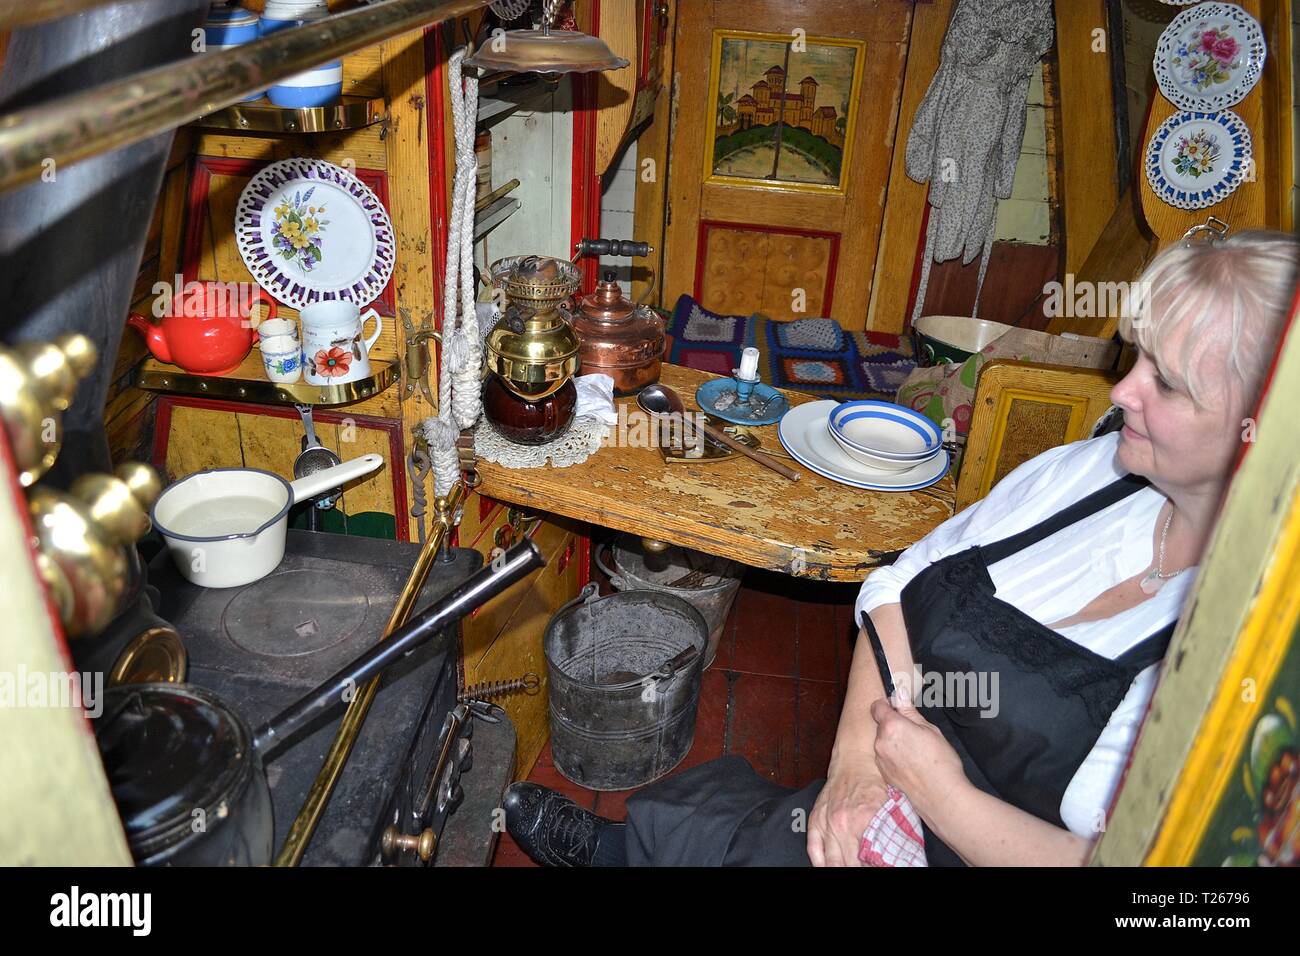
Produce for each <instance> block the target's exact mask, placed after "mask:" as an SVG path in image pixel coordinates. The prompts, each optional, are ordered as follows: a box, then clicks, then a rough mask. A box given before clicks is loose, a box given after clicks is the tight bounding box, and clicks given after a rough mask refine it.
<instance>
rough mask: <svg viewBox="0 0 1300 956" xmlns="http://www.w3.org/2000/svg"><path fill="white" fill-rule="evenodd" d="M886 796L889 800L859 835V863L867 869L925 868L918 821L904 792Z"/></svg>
mask: <svg viewBox="0 0 1300 956" xmlns="http://www.w3.org/2000/svg"><path fill="white" fill-rule="evenodd" d="M886 792H887V793H888V799H886V800H885V803H884V806H882V807H881V808H880V809H879V810H877V811H876V815H875V816H874V817H872V818H871V822H870V823H869V824H867V829H866V832H865V833H863V834H862V845H861V846H859V847H858V859H859V860H861V861H862V862H863V863H865V864H866V865H867V866H928V865H929V864H928V863H927V862H926V859H925V837H924V836H923V834H924V832H925V831H923V830H922V829H921V818H920V817H919V816H917V814H916V810H915V809H914V808H913V807H912V804H911V802H910V801H909V800H908V799H907V797H906V796H904V795H903V791H901V790H898V789H895V788H894V787H887V788H886Z"/></svg>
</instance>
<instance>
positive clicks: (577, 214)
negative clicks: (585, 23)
mask: <svg viewBox="0 0 1300 956" xmlns="http://www.w3.org/2000/svg"><path fill="white" fill-rule="evenodd" d="M591 6H592V12H591V16H592V21H591V32H592V33H593V34H596V35H598V34H599V33H600V0H592V4H591ZM572 82H573V200H572V207H571V213H570V229H569V233H570V248H569V255H572V253H573V249H574V248H575V247H576V246H577V244H578V242H579V240H581V239H587V238H590V239H595V238H598V237H599V236H600V193H601V190H600V174H599V173H597V172H596V83H597V78H596V76H595V75H593V74H589V73H583V74H574V75H573V80H572ZM578 265H579V266H580V267H581V269H582V287H581V291H582V292H583V293H589V292H592V291H593V290H594V289H595V288H596V278H597V275H598V274H599V267H600V263H599V262H598V261H597V260H596V259H594V258H584V259H579V260H578Z"/></svg>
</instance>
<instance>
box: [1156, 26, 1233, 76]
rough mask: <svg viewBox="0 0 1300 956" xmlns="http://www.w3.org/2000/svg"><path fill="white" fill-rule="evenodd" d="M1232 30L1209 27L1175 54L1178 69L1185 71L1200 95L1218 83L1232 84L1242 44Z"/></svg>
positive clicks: (1181, 46) (1195, 35)
mask: <svg viewBox="0 0 1300 956" xmlns="http://www.w3.org/2000/svg"><path fill="white" fill-rule="evenodd" d="M1228 30H1229V27H1228V26H1221V27H1209V28H1208V29H1205V30H1202V31H1200V32H1199V33H1196V34H1193V35H1192V36H1191V37H1190V38H1188V40H1187V42H1185V43H1181V44H1180V45H1179V46H1178V49H1177V50H1176V51H1175V56H1174V57H1173V61H1172V62H1173V64H1174V66H1176V67H1179V68H1180V69H1181V71H1182V74H1183V77H1184V79H1185V80H1186V82H1187V83H1189V84H1190V85H1191V86H1192V87H1193V88H1194V89H1196V90H1197V91H1200V92H1204V91H1205V90H1207V89H1209V88H1210V87H1211V86H1214V85H1215V84H1216V83H1227V82H1230V81H1231V80H1232V69H1233V67H1235V66H1237V65H1238V64H1237V54H1238V53H1240V52H1241V44H1239V43H1238V42H1237V39H1236V37H1234V36H1232V35H1231V34H1230V33H1229V32H1228Z"/></svg>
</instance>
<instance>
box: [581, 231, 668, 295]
mask: <svg viewBox="0 0 1300 956" xmlns="http://www.w3.org/2000/svg"><path fill="white" fill-rule="evenodd" d="M654 251H655V249H654V246H652V245H650V243H648V242H634V241H632V240H629V239H580V240H578V243H577V245H576V246H575V247H574V252H573V258H572V259H571V260H570V262H573V263H577V261H578V260H579V259H582V258H585V257H587V256H618V257H621V258H629V259H630V258H633V257H638V258H645V257H647V256H649V255H650V254H651V253H652V252H654ZM646 268H647V269H649V270H650V284H649V285H648V286H646V291H645V292H644V293H642V295H641V298H639V299H637V300H636V302H634V303H633V306H634V307H635V308H640V307H641V306H642V305H644V304H645V302H646V300H647V299H649V298H650V296H651V295H653V294H654V291H655V289H656V288H657V287H658V285H659V273H658V272H657V271H656V270H655V269H654V268H653V267H652V266H648V265H647V266H646Z"/></svg>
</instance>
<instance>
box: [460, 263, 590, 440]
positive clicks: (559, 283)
mask: <svg viewBox="0 0 1300 956" xmlns="http://www.w3.org/2000/svg"><path fill="white" fill-rule="evenodd" d="M490 271H491V276H492V284H493V286H494V287H495V288H498V289H501V290H503V291H504V292H505V295H506V299H507V305H506V309H505V313H504V315H503V316H502V318H501V321H500V322H499V323H498V324H497V327H496V328H495V329H493V330H492V333H491V334H490V335H489V336H488V338H487V349H486V364H487V373H488V378H487V382H486V383H485V384H484V386H483V413H484V414H485V415H486V416H487V417H488V420H489V421H491V422H492V424H493V425H495V426H496V428H497V430H498V431H499V432H500V433H501V434H502V435H503V436H505V437H506V438H508V439H509V440H510V441H513V442H518V443H519V444H521V445H541V444H544V443H546V442H549V441H553V440H554V439H556V438H559V437H560V436H561V435H563V434H564V433H565V432H566V431H568V429H569V426H570V425H571V424H572V423H573V413H574V410H575V409H576V408H577V404H578V389H577V387H576V386H575V385H574V384H573V376H574V373H576V372H577V371H578V365H579V351H580V347H581V346H580V343H579V341H578V336H577V334H576V333H575V332H574V331H573V326H572V325H571V317H570V315H569V313H568V311H567V310H566V309H565V308H564V303H565V302H567V301H569V300H570V299H571V298H572V296H573V295H574V293H575V292H577V291H578V286H579V285H580V284H581V281H582V273H581V272H580V271H579V269H578V267H577V266H576V265H574V264H573V263H572V262H569V261H567V260H564V259H553V258H551V257H549V256H514V257H511V258H509V259H501V260H499V261H497V262H494V263H493V264H492V266H491V269H490Z"/></svg>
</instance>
